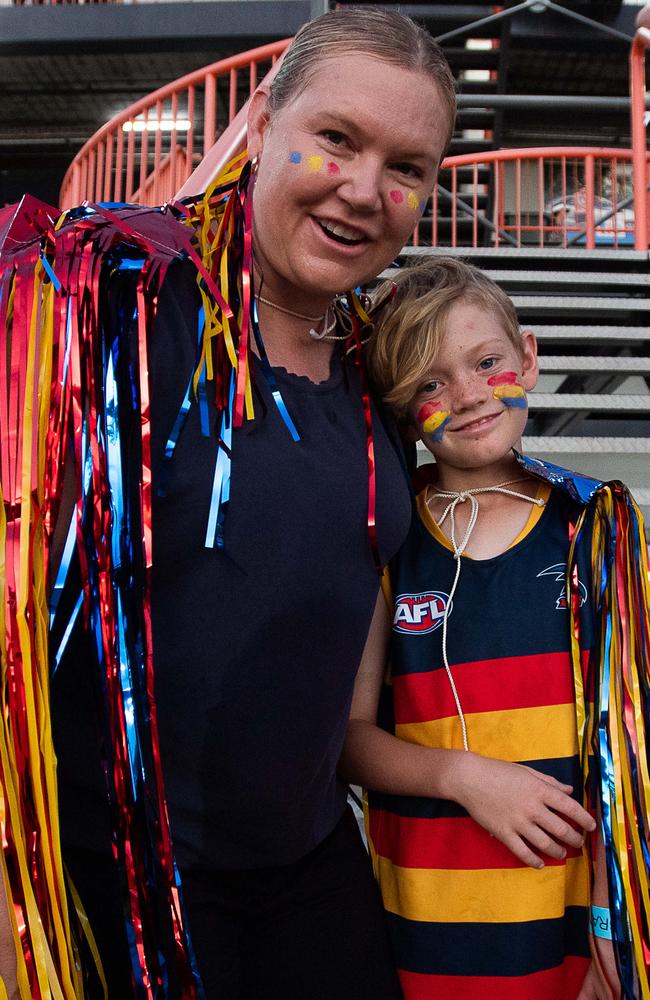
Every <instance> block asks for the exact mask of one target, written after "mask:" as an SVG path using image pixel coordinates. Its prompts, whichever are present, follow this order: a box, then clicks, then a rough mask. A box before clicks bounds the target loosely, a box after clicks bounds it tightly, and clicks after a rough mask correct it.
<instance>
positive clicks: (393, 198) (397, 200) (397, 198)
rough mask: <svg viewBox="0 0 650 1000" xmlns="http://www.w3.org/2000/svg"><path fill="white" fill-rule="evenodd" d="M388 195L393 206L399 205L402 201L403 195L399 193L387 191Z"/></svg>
mask: <svg viewBox="0 0 650 1000" xmlns="http://www.w3.org/2000/svg"><path fill="white" fill-rule="evenodd" d="M388 194H389V196H390V200H391V201H392V202H393V203H394V204H395V205H401V204H402V202H403V201H404V194H403V193H402V192H401V191H389V192H388Z"/></svg>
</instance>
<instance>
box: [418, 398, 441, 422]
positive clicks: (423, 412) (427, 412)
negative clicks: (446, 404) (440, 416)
mask: <svg viewBox="0 0 650 1000" xmlns="http://www.w3.org/2000/svg"><path fill="white" fill-rule="evenodd" d="M439 409H440V403H439V402H438V400H436V399H432V400H431V402H430V403H425V404H424V406H421V407H420V409H419V410H418V413H417V417H416V420H417V422H418V423H419V424H423V423H424V421H425V420H426V419H427V417H430V416H431V414H432V413H436V412H437V411H438V410H439Z"/></svg>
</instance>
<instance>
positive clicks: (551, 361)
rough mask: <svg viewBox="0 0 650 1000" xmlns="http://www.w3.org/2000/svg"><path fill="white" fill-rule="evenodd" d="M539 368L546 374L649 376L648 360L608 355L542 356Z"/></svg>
mask: <svg viewBox="0 0 650 1000" xmlns="http://www.w3.org/2000/svg"><path fill="white" fill-rule="evenodd" d="M539 367H540V370H541V371H542V372H544V373H546V374H548V373H549V372H559V373H562V374H572V373H575V374H583V373H587V372H589V373H591V372H598V373H599V374H609V373H610V372H613V373H615V374H616V375H650V358H627V357H618V356H617V357H611V356H610V355H607V356H604V355H598V356H597V357H593V356H592V357H586V356H585V357H580V356H579V355H567V356H566V357H561V356H556V355H552V354H546V355H544V354H543V355H541V356H540V359H539Z"/></svg>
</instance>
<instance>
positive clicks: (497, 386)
mask: <svg viewBox="0 0 650 1000" xmlns="http://www.w3.org/2000/svg"><path fill="white" fill-rule="evenodd" d="M517 378H518V376H517V373H516V372H500V373H499V374H498V375H492V377H491V378H489V379H488V380H487V382H488V385H491V386H493V387H494V389H493V392H492V395H493V396H494V398H495V399H498V400H500V402H502V403H503V405H504V406H510V407H512V408H513V409H517V410H525V409H526V408H527V406H528V400H527V399H526V393H525V391H524V387H523V385H519V384H518V382H517Z"/></svg>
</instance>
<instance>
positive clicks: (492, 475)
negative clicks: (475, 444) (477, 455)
mask: <svg viewBox="0 0 650 1000" xmlns="http://www.w3.org/2000/svg"><path fill="white" fill-rule="evenodd" d="M437 465H438V470H437V471H438V476H437V480H436V486H437V488H438V489H439V490H444V491H445V492H448V493H460V492H462V491H463V490H475V489H480V488H481V487H484V486H498V485H500V484H501V483H505V482H510V481H511V480H513V479H514V480H519V479H527V478H528V476H527V475H526V473H525V472H524V470H523V469H522V468H521V466H520V465H519V463H518V462H517V460H516V458H515V457H514V455H512V453H508V454H507V455H504V457H503V458H502V459H500V460H499V461H498V462H492V463H490V465H482V466H480V467H479V468H473V469H459V468H456V467H455V466H451V465H447V464H446V463H444V462H438V463H437Z"/></svg>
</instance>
